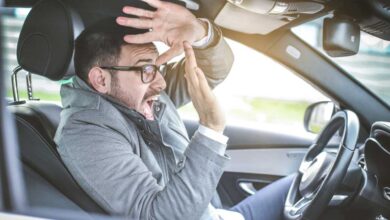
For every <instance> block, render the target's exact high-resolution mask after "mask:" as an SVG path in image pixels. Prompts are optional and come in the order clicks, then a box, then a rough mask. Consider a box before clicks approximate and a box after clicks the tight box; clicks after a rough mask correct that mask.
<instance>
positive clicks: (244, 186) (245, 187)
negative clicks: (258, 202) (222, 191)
mask: <svg viewBox="0 0 390 220" xmlns="http://www.w3.org/2000/svg"><path fill="white" fill-rule="evenodd" d="M238 186H239V187H240V189H241V190H242V191H244V192H245V193H247V194H248V195H253V194H255V193H256V191H257V190H256V188H255V187H254V186H253V183H252V182H248V181H241V182H239V183H238Z"/></svg>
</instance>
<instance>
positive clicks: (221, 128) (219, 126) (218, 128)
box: [199, 120, 225, 134]
mask: <svg viewBox="0 0 390 220" xmlns="http://www.w3.org/2000/svg"><path fill="white" fill-rule="evenodd" d="M199 124H201V125H202V126H204V127H207V128H209V129H211V130H214V131H216V132H218V133H221V134H222V133H223V131H224V130H225V125H224V124H213V123H207V122H203V121H202V120H200V121H199Z"/></svg>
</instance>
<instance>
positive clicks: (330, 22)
mask: <svg viewBox="0 0 390 220" xmlns="http://www.w3.org/2000/svg"><path fill="white" fill-rule="evenodd" d="M323 27H324V28H323V47H324V50H325V51H326V53H327V54H328V55H329V56H331V57H344V56H351V55H355V54H357V53H358V52H359V45H360V27H359V25H358V24H357V23H355V22H354V21H352V19H349V18H346V17H333V18H325V19H324V26H323Z"/></svg>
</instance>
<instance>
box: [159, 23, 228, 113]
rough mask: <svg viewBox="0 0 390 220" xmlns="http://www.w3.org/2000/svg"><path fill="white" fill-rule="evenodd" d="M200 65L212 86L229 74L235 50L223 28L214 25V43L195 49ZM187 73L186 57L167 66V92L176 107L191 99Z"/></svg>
mask: <svg viewBox="0 0 390 220" xmlns="http://www.w3.org/2000/svg"><path fill="white" fill-rule="evenodd" d="M194 52H195V56H196V61H197V63H198V66H199V67H200V68H201V69H202V70H203V72H204V73H205V75H206V78H207V81H208V83H209V85H210V87H211V88H214V87H216V86H217V85H218V84H219V83H221V82H222V81H223V80H224V79H225V78H226V77H227V75H228V74H229V71H230V69H231V67H232V65H233V60H234V57H233V52H232V50H231V49H230V47H229V45H228V44H227V42H226V41H225V39H224V38H223V37H222V33H221V30H220V29H219V28H218V27H217V26H215V25H213V37H212V43H211V44H210V45H209V46H208V47H207V48H205V49H194ZM184 74H185V58H183V59H182V60H180V61H179V62H177V63H173V64H169V65H168V66H167V68H166V76H165V80H166V82H167V87H166V93H167V94H168V95H169V97H170V98H171V100H172V102H173V103H174V104H175V106H176V108H178V107H180V106H183V105H185V104H187V103H188V102H190V101H191V98H190V96H189V94H188V90H187V85H186V81H185V78H184Z"/></svg>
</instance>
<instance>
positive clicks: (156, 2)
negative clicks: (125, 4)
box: [142, 0, 162, 8]
mask: <svg viewBox="0 0 390 220" xmlns="http://www.w3.org/2000/svg"><path fill="white" fill-rule="evenodd" d="M142 1H144V2H146V3H148V5H150V6H152V7H154V8H160V7H161V5H162V4H161V1H160V0H142Z"/></svg>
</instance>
